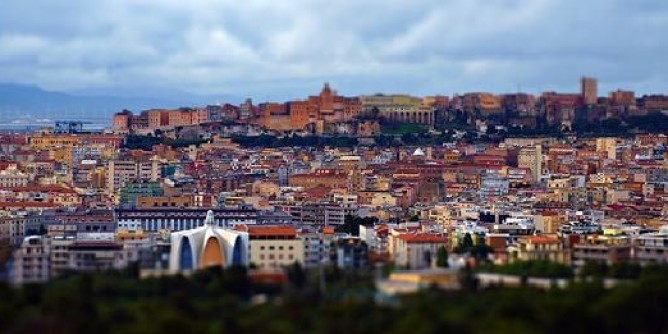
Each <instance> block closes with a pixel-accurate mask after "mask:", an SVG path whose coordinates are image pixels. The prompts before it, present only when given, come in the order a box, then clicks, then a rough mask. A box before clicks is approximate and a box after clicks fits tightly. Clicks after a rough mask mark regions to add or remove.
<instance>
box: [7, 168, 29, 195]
mask: <svg viewBox="0 0 668 334" xmlns="http://www.w3.org/2000/svg"><path fill="white" fill-rule="evenodd" d="M28 182H30V175H28V174H26V173H23V172H22V171H20V170H19V169H18V167H17V166H16V165H15V164H13V165H9V167H8V168H6V169H4V170H0V189H2V188H10V187H27V186H28Z"/></svg>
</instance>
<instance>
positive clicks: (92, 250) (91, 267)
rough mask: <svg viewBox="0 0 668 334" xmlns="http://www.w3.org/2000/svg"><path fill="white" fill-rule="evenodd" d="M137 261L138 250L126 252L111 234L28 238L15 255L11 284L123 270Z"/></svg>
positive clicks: (127, 250)
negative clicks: (70, 273)
mask: <svg viewBox="0 0 668 334" xmlns="http://www.w3.org/2000/svg"><path fill="white" fill-rule="evenodd" d="M137 261H139V249H125V248H123V246H122V245H121V244H119V243H116V242H115V240H114V235H113V233H90V234H86V233H83V234H82V233H79V234H76V235H69V236H29V237H26V238H25V239H24V241H23V243H22V244H21V247H20V248H18V249H17V250H16V251H15V252H14V268H13V269H14V270H13V273H12V276H13V277H12V283H14V284H16V285H21V284H25V283H38V282H46V281H48V280H49V279H52V278H56V277H58V276H60V275H62V274H64V273H66V272H94V271H102V270H110V269H123V268H126V267H127V266H128V265H129V264H131V263H133V262H137Z"/></svg>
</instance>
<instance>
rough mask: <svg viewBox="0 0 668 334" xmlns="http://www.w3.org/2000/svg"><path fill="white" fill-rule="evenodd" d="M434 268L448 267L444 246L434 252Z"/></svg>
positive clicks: (446, 251)
mask: <svg viewBox="0 0 668 334" xmlns="http://www.w3.org/2000/svg"><path fill="white" fill-rule="evenodd" d="M436 266H437V267H441V268H447V267H449V266H450V265H449V264H448V250H447V249H445V247H444V246H441V247H439V248H438V251H437V252H436Z"/></svg>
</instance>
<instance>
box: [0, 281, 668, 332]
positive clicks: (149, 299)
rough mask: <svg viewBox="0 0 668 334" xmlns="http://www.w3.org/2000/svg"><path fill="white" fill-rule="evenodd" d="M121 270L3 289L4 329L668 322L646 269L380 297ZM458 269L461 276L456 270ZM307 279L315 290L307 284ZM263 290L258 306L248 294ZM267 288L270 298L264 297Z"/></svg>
mask: <svg viewBox="0 0 668 334" xmlns="http://www.w3.org/2000/svg"><path fill="white" fill-rule="evenodd" d="M132 276H133V275H132V274H129V273H106V274H98V275H77V276H70V277H66V278H63V279H59V280H56V281H53V282H51V283H49V284H46V285H28V286H25V287H24V288H22V289H12V288H9V287H8V286H1V287H0V300H1V301H2V302H0V332H2V333H34V332H42V333H96V334H102V333H222V332H230V333H341V332H345V333H383V332H390V333H406V332H410V333H435V332H445V333H448V332H452V333H483V332H489V333H661V332H665V331H666V329H668V307H667V306H668V302H667V301H666V300H667V299H666V297H668V279H666V278H668V270H666V269H665V268H663V269H657V268H654V269H653V270H649V271H643V272H642V273H641V274H640V275H639V276H638V277H639V278H638V279H637V280H636V281H632V282H630V283H628V284H626V285H622V286H620V287H617V288H615V289H612V290H606V289H604V288H603V286H602V284H601V283H600V281H598V280H592V281H590V282H588V283H574V284H573V285H572V286H570V287H569V288H566V289H563V290H557V289H554V290H549V291H541V290H534V289H530V288H517V289H508V288H506V289H503V288H497V289H492V290H485V291H475V290H471V289H472V287H473V285H471V284H464V287H465V288H464V290H462V291H456V292H445V291H440V290H434V289H429V290H426V291H423V292H421V293H418V294H414V295H410V296H407V297H403V298H401V299H400V300H399V301H398V302H396V303H392V304H389V305H386V304H383V303H380V304H379V303H376V302H375V301H374V296H373V295H372V294H369V293H366V291H369V289H368V288H369V287H370V283H371V277H373V276H372V275H352V276H349V275H345V274H344V273H342V272H337V271H336V270H331V269H330V270H329V271H328V274H327V276H326V277H327V281H328V286H327V293H321V292H320V291H319V289H318V288H317V286H318V285H317V284H314V283H313V282H312V281H310V278H309V275H308V273H305V272H303V271H301V270H299V268H292V269H291V270H290V271H289V275H288V277H289V280H288V283H287V284H286V285H285V287H282V288H280V289H279V288H277V287H271V286H263V285H258V284H253V283H251V282H250V281H249V279H248V278H247V276H246V272H245V270H244V269H241V268H235V269H229V270H224V271H223V270H220V269H210V270H206V271H203V272H200V273H197V274H195V275H193V276H192V277H191V278H185V277H182V276H173V277H163V278H154V279H145V280H138V279H136V278H134V277H132ZM463 277H466V276H465V275H463ZM314 286H315V287H314ZM258 293H264V294H266V295H268V296H270V297H269V299H268V301H267V302H266V303H256V302H254V300H255V299H254V298H252V296H253V295H255V294H258ZM271 296H274V297H271Z"/></svg>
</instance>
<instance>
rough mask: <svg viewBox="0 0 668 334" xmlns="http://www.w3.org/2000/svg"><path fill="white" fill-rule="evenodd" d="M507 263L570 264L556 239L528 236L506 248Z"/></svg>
mask: <svg viewBox="0 0 668 334" xmlns="http://www.w3.org/2000/svg"><path fill="white" fill-rule="evenodd" d="M508 257H509V261H516V260H519V261H535V260H541V261H553V262H559V263H564V264H570V262H571V256H570V252H569V250H568V249H567V248H565V247H564V245H563V243H562V241H561V240H559V239H558V238H552V237H546V236H529V237H525V238H522V239H520V240H519V242H517V244H514V245H511V246H509V247H508Z"/></svg>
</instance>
